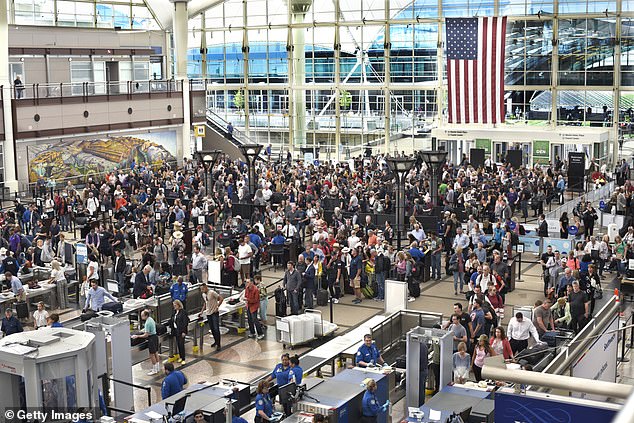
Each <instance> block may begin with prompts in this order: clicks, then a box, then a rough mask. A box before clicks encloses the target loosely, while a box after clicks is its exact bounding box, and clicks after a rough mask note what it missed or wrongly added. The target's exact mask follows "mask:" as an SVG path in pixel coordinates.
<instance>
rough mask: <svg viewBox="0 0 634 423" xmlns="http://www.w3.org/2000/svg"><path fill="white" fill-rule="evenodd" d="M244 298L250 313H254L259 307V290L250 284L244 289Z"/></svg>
mask: <svg viewBox="0 0 634 423" xmlns="http://www.w3.org/2000/svg"><path fill="white" fill-rule="evenodd" d="M244 298H245V299H246V300H247V307H248V309H249V311H250V312H251V313H255V312H256V311H258V308H260V290H259V289H258V287H257V286H255V285H253V284H251V285H249V286H247V288H246V289H245V290H244Z"/></svg>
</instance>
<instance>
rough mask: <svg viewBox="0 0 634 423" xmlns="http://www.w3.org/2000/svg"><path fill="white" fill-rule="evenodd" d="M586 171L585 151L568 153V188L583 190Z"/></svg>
mask: <svg viewBox="0 0 634 423" xmlns="http://www.w3.org/2000/svg"><path fill="white" fill-rule="evenodd" d="M585 172H586V155H585V153H578V152H570V153H568V189H570V190H571V191H578V192H582V191H585V189H584V184H583V180H584V176H585Z"/></svg>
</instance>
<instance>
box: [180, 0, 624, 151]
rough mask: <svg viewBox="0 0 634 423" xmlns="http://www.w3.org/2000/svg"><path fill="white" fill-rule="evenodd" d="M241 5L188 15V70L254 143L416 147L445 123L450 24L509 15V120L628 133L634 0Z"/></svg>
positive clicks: (351, 0)
mask: <svg viewBox="0 0 634 423" xmlns="http://www.w3.org/2000/svg"><path fill="white" fill-rule="evenodd" d="M301 3H302V4H305V2H301ZM244 10H245V8H244V4H243V1H242V0H227V1H225V2H224V3H221V4H218V5H216V6H215V7H213V8H210V9H208V10H206V11H204V12H202V13H201V15H200V16H197V17H194V18H192V19H191V20H190V28H189V29H190V39H189V49H190V67H189V74H190V77H194V78H205V79H207V80H208V87H209V107H210V109H211V110H212V111H213V112H214V113H217V114H219V115H221V116H222V117H223V118H225V119H226V120H231V121H234V124H235V123H237V124H238V125H239V126H240V127H241V129H248V133H249V134H250V135H251V136H252V137H254V138H255V139H256V140H257V141H258V142H262V143H266V142H271V143H273V144H279V146H283V148H284V149H287V148H289V146H291V145H292V147H293V148H296V149H298V148H300V147H306V148H311V147H313V146H319V147H322V151H334V152H337V153H341V152H345V151H347V150H350V151H351V152H353V153H354V152H355V151H361V150H364V149H365V148H366V147H368V146H372V147H377V148H381V147H383V146H386V145H387V146H389V145H390V143H389V142H387V143H386V142H385V140H386V139H388V137H390V139H394V138H409V139H411V140H412V145H413V146H416V145H420V144H417V143H418V142H419V140H420V139H425V138H426V137H428V136H429V132H430V129H431V128H432V127H434V126H439V125H444V124H445V123H446V107H447V100H446V98H447V94H446V76H445V60H446V59H445V56H444V48H445V44H444V38H445V35H444V18H446V17H469V16H491V15H499V16H508V17H509V19H508V25H507V33H506V61H505V104H504V106H505V115H506V120H507V125H536V126H547V125H551V126H554V125H582V126H602V127H608V128H614V127H615V125H617V124H618V126H619V128H625V129H624V131H629V132H632V131H631V129H628V128H630V124H629V122H630V119H634V112H632V108H633V107H634V104H630V103H631V102H630V101H629V100H628V99H629V98H630V97H633V98H634V96H632V94H631V93H632V92H634V0H618V1H617V0H606V1H603V0H600V1H595V0H559V1H558V2H554V1H549V0H544V1H540V2H534V1H529V0H326V1H313V2H312V4H310V6H309V7H308V8H307V9H306V8H305V9H301V8H298V7H297V5H296V2H293V1H291V0H289V1H282V0H249V1H248V11H247V13H246V14H245V12H244ZM298 40H302V41H299V44H298ZM297 49H303V54H301V53H298V51H297ZM236 97H237V101H236ZM298 102H299V103H302V104H298ZM299 106H301V107H299ZM615 108H618V109H619V112H618V113H615V111H614V110H615ZM298 113H301V114H302V116H297V114H298ZM298 125H302V127H301V128H298ZM337 129H339V133H337ZM325 147H328V148H325ZM355 149H356V150H355ZM340 158H341V159H343V158H345V157H340Z"/></svg>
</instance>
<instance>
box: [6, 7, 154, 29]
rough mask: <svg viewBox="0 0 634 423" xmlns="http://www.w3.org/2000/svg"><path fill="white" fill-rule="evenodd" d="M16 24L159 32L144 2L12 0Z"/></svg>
mask: <svg viewBox="0 0 634 423" xmlns="http://www.w3.org/2000/svg"><path fill="white" fill-rule="evenodd" d="M11 3H12V11H13V21H12V23H14V24H16V25H42V26H71V27H84V28H116V29H161V28H160V26H159V24H158V23H157V21H156V19H155V18H154V15H153V14H152V12H151V10H150V9H149V8H148V7H147V6H146V5H145V3H144V2H143V0H113V1H108V2H101V1H97V0H73V1H65V0H12V1H11Z"/></svg>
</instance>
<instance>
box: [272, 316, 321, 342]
mask: <svg viewBox="0 0 634 423" xmlns="http://www.w3.org/2000/svg"><path fill="white" fill-rule="evenodd" d="M275 338H276V340H277V342H281V343H282V345H283V346H284V348H286V347H287V346H288V348H290V349H293V347H295V346H296V345H303V344H308V343H310V342H312V341H314V340H315V339H316V338H315V324H314V320H313V317H312V316H308V315H306V314H300V315H297V316H286V317H276V319H275Z"/></svg>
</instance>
